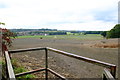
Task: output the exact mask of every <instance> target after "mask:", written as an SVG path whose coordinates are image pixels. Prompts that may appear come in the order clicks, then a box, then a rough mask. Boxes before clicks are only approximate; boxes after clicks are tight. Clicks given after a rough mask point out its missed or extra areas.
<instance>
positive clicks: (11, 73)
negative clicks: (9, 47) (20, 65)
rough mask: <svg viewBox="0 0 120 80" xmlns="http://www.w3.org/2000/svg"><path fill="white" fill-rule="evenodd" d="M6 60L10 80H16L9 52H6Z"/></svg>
mask: <svg viewBox="0 0 120 80" xmlns="http://www.w3.org/2000/svg"><path fill="white" fill-rule="evenodd" d="M5 60H6V65H7V71H8V76H9V79H10V80H16V79H15V75H14V71H13V67H12V64H11V61H10V57H9V54H8V51H5Z"/></svg>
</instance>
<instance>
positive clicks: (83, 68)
mask: <svg viewBox="0 0 120 80" xmlns="http://www.w3.org/2000/svg"><path fill="white" fill-rule="evenodd" d="M98 43H100V44H109V43H115V44H116V43H117V39H112V40H99V41H81V40H66V39H39V38H27V39H16V40H15V41H14V44H13V46H14V47H12V48H11V49H22V48H32V47H52V48H56V49H59V50H63V51H66V52H70V53H74V54H77V55H80V56H85V57H89V58H93V59H97V60H100V61H105V62H109V63H112V64H115V65H118V58H117V56H118V49H117V48H102V47H94V45H95V44H98ZM13 57H14V58H16V59H18V61H19V62H20V63H22V65H24V66H25V68H27V69H28V70H31V69H37V68H40V67H44V64H45V63H44V59H45V58H44V51H34V52H25V53H23V54H21V53H19V54H14V55H13ZM49 67H50V68H51V69H53V70H55V71H56V72H58V73H60V74H62V75H63V76H65V77H68V78H100V77H101V74H102V72H103V68H102V67H99V66H96V65H93V64H90V63H86V62H83V61H78V60H76V59H72V58H69V57H66V56H63V55H59V54H56V53H53V52H49ZM36 75H37V76H38V77H44V75H38V74H36Z"/></svg>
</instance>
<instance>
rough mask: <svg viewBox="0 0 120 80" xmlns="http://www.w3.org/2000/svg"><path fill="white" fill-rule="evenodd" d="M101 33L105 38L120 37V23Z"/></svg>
mask: <svg viewBox="0 0 120 80" xmlns="http://www.w3.org/2000/svg"><path fill="white" fill-rule="evenodd" d="M101 35H102V36H103V37H105V38H120V24H116V25H115V26H114V27H113V28H112V29H111V30H109V31H103V32H102V33H101Z"/></svg>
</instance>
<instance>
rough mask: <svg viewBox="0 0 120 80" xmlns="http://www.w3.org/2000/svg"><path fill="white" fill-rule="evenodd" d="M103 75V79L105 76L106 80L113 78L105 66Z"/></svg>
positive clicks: (113, 79)
mask: <svg viewBox="0 0 120 80" xmlns="http://www.w3.org/2000/svg"><path fill="white" fill-rule="evenodd" d="M103 75H104V77H103V79H104V78H106V79H107V80H115V78H114V77H113V76H112V74H111V73H110V71H108V70H107V69H106V68H105V69H104V72H103Z"/></svg>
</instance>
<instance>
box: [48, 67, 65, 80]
mask: <svg viewBox="0 0 120 80" xmlns="http://www.w3.org/2000/svg"><path fill="white" fill-rule="evenodd" d="M47 70H48V71H49V72H51V73H52V74H54V75H55V76H57V77H59V78H60V79H62V80H67V79H66V78H65V77H64V76H62V75H60V74H58V73H57V72H55V71H53V70H52V69H50V68H48V69H47Z"/></svg>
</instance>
